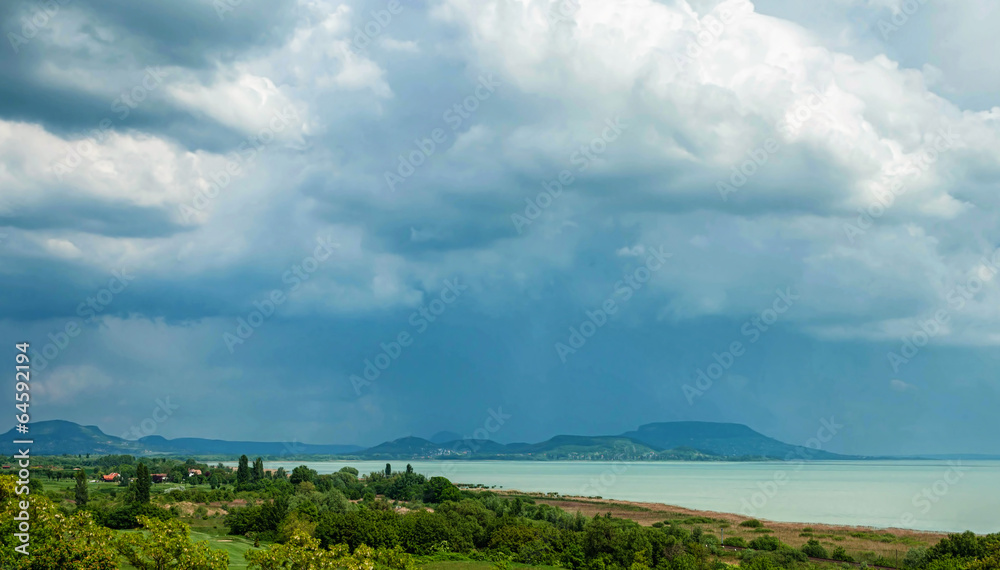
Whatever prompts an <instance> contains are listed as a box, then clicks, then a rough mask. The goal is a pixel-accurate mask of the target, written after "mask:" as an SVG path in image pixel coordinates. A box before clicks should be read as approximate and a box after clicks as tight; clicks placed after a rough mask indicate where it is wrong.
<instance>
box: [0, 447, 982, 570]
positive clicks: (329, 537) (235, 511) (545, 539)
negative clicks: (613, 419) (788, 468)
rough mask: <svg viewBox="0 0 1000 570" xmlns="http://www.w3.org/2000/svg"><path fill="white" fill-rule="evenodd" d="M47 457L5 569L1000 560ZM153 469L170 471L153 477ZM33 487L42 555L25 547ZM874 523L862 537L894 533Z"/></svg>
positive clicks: (348, 484)
mask: <svg viewBox="0 0 1000 570" xmlns="http://www.w3.org/2000/svg"><path fill="white" fill-rule="evenodd" d="M51 463H52V464H51V465H50V466H49V467H50V468H49V469H47V470H46V469H38V470H33V473H32V486H31V489H30V495H27V496H26V495H24V494H22V495H17V494H15V479H16V478H15V477H12V476H7V475H4V476H0V511H2V514H3V519H2V520H3V523H2V525H0V526H2V528H0V544H2V550H0V567H2V568H5V569H7V568H11V569H15V568H16V569H53V568H60V569H63V568H65V569H105V568H108V569H110V568H137V569H165V568H177V569H194V570H201V569H204V570H215V569H222V568H252V569H279V568H286V569H292V568H294V569H301V570H306V569H311V568H348V569H352V570H354V569H358V570H360V569H362V568H364V569H365V570H374V569H376V568H378V569H385V570H413V568H415V566H417V565H423V566H427V567H428V568H429V570H487V568H490V569H494V570H507V569H508V568H511V567H512V566H513V567H519V568H524V567H526V566H531V567H561V568H567V569H571V570H723V569H725V568H735V567H737V566H738V567H739V568H743V569H749V570H771V569H780V568H787V569H802V570H806V569H811V568H836V567H852V565H854V567H856V566H862V567H864V566H868V565H870V566H885V567H898V568H906V569H914V570H925V569H926V570H986V569H1000V534H993V535H987V536H976V535H975V534H973V533H971V532H966V533H963V534H954V535H949V536H948V537H946V538H944V539H942V540H940V542H938V543H937V544H933V545H929V546H915V547H912V548H909V550H908V551H907V552H906V554H905V556H904V557H902V558H901V559H900V560H898V562H897V561H896V560H889V559H887V558H886V557H884V556H877V555H875V553H868V552H857V551H849V550H848V549H846V548H844V546H842V545H840V544H836V543H835V542H831V541H828V540H826V538H827V535H823V534H822V533H813V532H811V531H812V529H808V528H807V529H802V531H803V532H802V533H801V536H803V537H804V538H806V542H804V543H803V544H801V545H800V546H799V547H798V548H795V547H793V546H791V545H789V544H787V543H785V542H782V540H780V539H779V538H778V537H777V536H775V535H774V534H772V533H771V531H770V529H768V528H766V526H765V525H764V524H763V523H761V522H759V521H744V522H743V523H741V524H740V525H739V528H733V529H732V530H733V531H739V532H741V533H745V534H744V535H742V536H730V537H728V538H727V539H726V541H725V544H726V546H729V547H735V548H736V549H741V550H735V549H727V548H724V547H723V545H722V544H720V542H719V539H718V538H717V537H716V536H715V535H714V534H712V533H710V532H706V530H705V528H703V526H704V525H709V527H708V528H711V527H712V526H715V525H717V524H718V522H719V521H715V520H713V519H710V518H706V517H686V518H674V519H668V520H665V521H658V522H656V523H654V524H653V525H652V526H642V525H640V524H638V523H637V522H635V521H633V520H629V519H628V518H626V517H616V516H612V515H611V514H610V513H609V512H608V513H604V514H594V515H593V516H584V515H583V514H581V513H580V512H579V511H578V512H576V513H573V514H571V513H569V512H567V511H566V510H564V509H562V508H560V507H559V506H556V505H558V504H559V503H558V502H556V504H548V502H545V501H542V500H536V499H535V498H532V497H527V496H506V495H501V494H497V493H494V492H492V491H488V490H479V491H471V490H462V489H459V488H458V487H457V486H455V485H454V484H452V483H451V482H450V481H448V480H447V479H445V478H443V477H431V478H427V477H425V476H423V475H421V474H418V473H415V472H414V471H413V470H412V469H411V468H410V467H409V466H407V468H406V470H404V471H393V470H392V469H391V466H390V465H388V464H387V465H386V469H385V471H381V472H374V473H370V474H368V475H366V476H363V477H359V473H358V472H357V470H355V469H353V468H349V467H348V468H344V469H343V470H341V471H340V472H338V473H334V474H330V475H319V474H317V473H316V472H315V471H313V470H311V469H309V468H308V467H306V466H300V467H297V468H295V469H294V470H293V471H292V472H291V473H285V472H284V471H283V470H278V471H276V472H268V471H265V470H264V468H263V461H261V460H260V459H258V460H257V461H255V462H253V464H252V465H251V463H250V461H249V460H248V458H246V457H245V456H244V457H242V458H241V460H240V465H239V467H238V468H237V469H236V470H232V469H228V468H226V467H223V466H222V465H221V464H220V465H217V466H216V467H214V468H212V467H209V466H208V465H204V464H198V463H197V462H195V461H193V460H187V461H180V460H172V459H162V458H157V459H155V460H148V459H139V460H136V459H135V458H133V457H131V456H105V457H100V458H94V459H93V460H91V459H89V458H86V459H84V458H77V461H76V463H77V464H78V467H80V468H77V469H74V468H73V467H69V465H70V464H72V463H73V458H61V459H60V460H59V461H53V462H51ZM60 463H61V464H62V465H57V464H60ZM56 467H64V469H57V468H56ZM98 474H100V475H101V476H102V477H97V475H98ZM111 474H117V475H118V477H112V476H111ZM91 475H93V476H94V479H91ZM154 475H156V476H163V475H166V477H167V478H168V479H169V480H170V481H168V482H166V483H157V484H154V483H152V481H153V477H154ZM103 476H108V477H109V478H110V479H114V481H109V482H104V477H103ZM157 478H159V477H157ZM42 481H45V483H44V485H43V484H41V482H42ZM97 481H101V482H97ZM26 498H29V500H30V507H29V508H28V512H29V514H30V521H31V528H30V536H31V541H30V546H29V548H30V552H31V556H24V555H22V554H19V553H17V552H15V551H14V547H15V546H16V545H18V544H19V541H18V539H17V538H16V537H15V533H17V532H18V531H17V527H16V525H17V524H19V523H18V521H17V520H16V518H18V514H19V513H20V511H21V506H22V505H21V503H20V502H21V501H23V500H24V499H26ZM567 504H568V503H567ZM608 505H610V503H608ZM619 506H620V505H619ZM647 510H648V509H647ZM636 514H646V513H644V512H637V513H636ZM701 519H704V520H701ZM855 534H863V533H855ZM872 534H873V536H874V537H875V538H871V537H858V540H862V539H869V538H871V539H872V540H876V539H878V538H879V537H880V536H882V535H878V534H876V533H872ZM890 536H891V535H890ZM748 538H749V540H748ZM832 538H833V540H836V539H837V537H832ZM817 559H827V560H832V562H821V561H818V560H817Z"/></svg>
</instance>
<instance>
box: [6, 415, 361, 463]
mask: <svg viewBox="0 0 1000 570" xmlns="http://www.w3.org/2000/svg"><path fill="white" fill-rule="evenodd" d="M30 430H31V431H30V432H29V433H28V434H26V435H21V434H17V433H16V432H15V431H14V430H13V429H11V430H10V431H8V432H7V433H5V434H4V435H3V443H2V444H0V445H2V447H0V449H2V450H3V453H4V455H11V454H13V453H16V452H15V451H14V450H13V446H14V444H12V443H11V442H12V441H13V440H15V439H30V440H33V441H34V443H33V444H32V445H31V452H32V454H34V455H63V454H70V455H77V454H83V453H93V454H97V455H111V454H128V455H241V454H244V453H245V454H247V455H260V456H281V455H337V454H343V453H354V452H357V451H359V450H361V449H363V448H362V447H359V446H356V445H312V444H308V443H296V442H290V443H284V442H267V441H223V440H218V439H201V438H180V439H166V438H163V437H160V436H158V435H154V436H147V437H143V438H140V439H138V440H135V441H133V440H127V439H122V438H120V437H116V436H113V435H108V434H106V433H104V432H103V431H101V429H100V428H98V427H97V426H82V425H80V424H77V423H74V422H68V421H64V420H49V421H42V422H33V423H32V424H31V426H30Z"/></svg>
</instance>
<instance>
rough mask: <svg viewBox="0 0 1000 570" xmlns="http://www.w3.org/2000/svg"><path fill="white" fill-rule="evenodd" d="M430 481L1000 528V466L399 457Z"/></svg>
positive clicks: (363, 467) (871, 522) (747, 510)
mask: <svg viewBox="0 0 1000 570" xmlns="http://www.w3.org/2000/svg"><path fill="white" fill-rule="evenodd" d="M385 463H386V462H385V461H329V462H326V461H323V462H309V461H306V462H302V461H291V462H281V461H277V462H268V463H267V464H266V467H267V468H268V469H277V468H278V467H284V468H285V469H286V470H287V471H291V470H292V468H293V467H295V466H297V465H302V464H305V465H308V466H309V467H310V468H312V469H315V470H316V471H318V472H319V473H333V472H335V471H337V470H339V469H340V468H341V467H344V466H348V465H349V466H352V467H355V468H357V469H358V470H359V471H360V472H361V473H362V474H364V473H369V472H371V471H382V470H384V469H385ZM391 463H392V467H393V470H402V469H404V468H405V467H406V464H407V463H410V464H412V465H413V467H414V469H416V471H417V472H419V473H422V474H425V475H427V476H434V475H443V476H445V477H447V478H448V479H450V480H452V481H453V482H456V483H482V484H484V485H496V486H498V487H502V488H504V489H519V490H522V491H541V492H553V491H554V492H558V493H562V494H572V495H586V496H597V495H599V496H602V497H604V498H607V499H621V500H627V501H645V502H655V503H666V504H669V505H678V506H681V507H687V508H691V509H699V510H709V511H719V512H730V513H741V514H745V515H749V516H756V517H760V518H765V519H771V520H775V521H786V522H803V523H828V524H844V525H857V526H871V527H879V528H885V527H898V528H911V529H919V530H938V531H963V530H973V531H975V532H978V533H987V532H1000V461H961V462H946V461H830V462H825V461H816V462H809V463H798V464H796V463H794V462H789V463H782V462H774V463H771V462H761V463H714V462H713V463H707V462H705V463H702V462H638V463H630V462H597V461H580V462H577V461H559V462H551V461H550V462H543V461H409V462H407V461H392V462H391Z"/></svg>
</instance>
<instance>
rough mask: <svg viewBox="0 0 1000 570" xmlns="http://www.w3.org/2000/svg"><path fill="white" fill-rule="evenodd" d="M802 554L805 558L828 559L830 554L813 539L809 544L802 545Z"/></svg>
mask: <svg viewBox="0 0 1000 570" xmlns="http://www.w3.org/2000/svg"><path fill="white" fill-rule="evenodd" d="M802 552H804V553H805V555H806V556H811V557H813V558H829V557H830V553H829V552H827V551H826V549H825V548H823V545H822V544H820V543H819V541H818V540H816V539H815V538H813V539H811V540H810V541H809V542H807V543H805V544H803V545H802Z"/></svg>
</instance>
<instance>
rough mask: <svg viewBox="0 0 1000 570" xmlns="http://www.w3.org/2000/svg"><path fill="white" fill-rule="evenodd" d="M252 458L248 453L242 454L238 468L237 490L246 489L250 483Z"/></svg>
mask: <svg viewBox="0 0 1000 570" xmlns="http://www.w3.org/2000/svg"><path fill="white" fill-rule="evenodd" d="M249 463H250V460H249V459H247V456H246V455H241V456H240V466H239V467H237V468H236V490H237V491H245V490H246V489H247V484H248V483H250V465H249Z"/></svg>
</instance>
